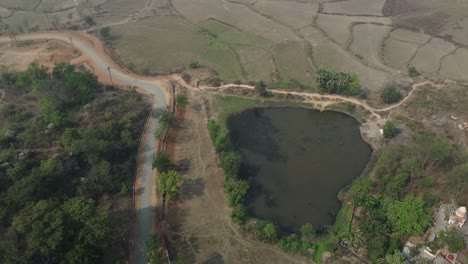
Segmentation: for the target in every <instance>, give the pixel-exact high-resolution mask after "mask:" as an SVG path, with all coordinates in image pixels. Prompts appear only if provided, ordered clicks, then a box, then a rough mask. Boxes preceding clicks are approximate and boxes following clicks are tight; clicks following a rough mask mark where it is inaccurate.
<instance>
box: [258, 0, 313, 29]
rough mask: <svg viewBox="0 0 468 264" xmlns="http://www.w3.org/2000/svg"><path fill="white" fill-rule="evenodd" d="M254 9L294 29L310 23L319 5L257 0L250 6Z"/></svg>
mask: <svg viewBox="0 0 468 264" xmlns="http://www.w3.org/2000/svg"><path fill="white" fill-rule="evenodd" d="M252 7H253V8H254V9H255V10H256V11H258V12H260V13H262V14H264V15H267V16H269V17H272V18H273V19H275V20H277V21H280V22H281V23H284V24H286V25H288V26H290V27H293V28H295V29H297V28H301V27H303V26H307V25H310V24H312V22H313V19H314V16H315V15H316V14H317V12H318V8H319V5H318V4H314V3H310V4H309V3H299V2H287V1H266V0H262V1H258V2H256V3H255V5H253V6H252Z"/></svg>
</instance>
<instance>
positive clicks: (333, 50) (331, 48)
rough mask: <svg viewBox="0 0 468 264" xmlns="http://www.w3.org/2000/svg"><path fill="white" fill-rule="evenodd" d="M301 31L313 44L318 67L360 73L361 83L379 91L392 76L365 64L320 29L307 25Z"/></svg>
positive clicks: (313, 53) (314, 57) (314, 58)
mask: <svg viewBox="0 0 468 264" xmlns="http://www.w3.org/2000/svg"><path fill="white" fill-rule="evenodd" d="M301 32H302V33H303V34H304V37H305V39H306V40H308V41H309V42H310V43H311V44H312V55H313V60H314V62H315V64H316V65H317V66H318V67H326V68H330V69H334V70H341V71H346V72H354V73H356V74H358V75H359V78H360V80H361V83H362V84H363V85H364V86H365V87H367V88H369V89H370V90H371V91H378V90H379V89H380V88H381V87H382V86H383V85H384V83H385V81H386V79H387V78H388V77H390V74H388V73H385V72H382V71H379V70H375V69H372V68H369V67H367V66H365V65H363V64H362V63H361V62H360V61H359V59H358V58H357V57H356V56H355V55H352V54H350V53H348V52H346V51H345V50H343V49H342V48H340V47H339V46H338V45H336V44H334V43H333V42H331V41H329V40H327V39H326V38H325V36H323V34H322V33H321V32H320V31H319V30H317V29H315V28H313V27H306V28H304V29H302V30H301Z"/></svg>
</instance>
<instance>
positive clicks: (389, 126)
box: [383, 120, 400, 138]
mask: <svg viewBox="0 0 468 264" xmlns="http://www.w3.org/2000/svg"><path fill="white" fill-rule="evenodd" d="M398 134H400V129H398V128H397V127H396V125H395V122H394V121H391V120H389V121H387V123H385V125H384V127H383V136H384V137H385V138H394V137H396V136H397V135H398Z"/></svg>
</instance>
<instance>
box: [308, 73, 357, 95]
mask: <svg viewBox="0 0 468 264" xmlns="http://www.w3.org/2000/svg"><path fill="white" fill-rule="evenodd" d="M316 80H317V83H318V85H319V88H320V90H321V91H322V92H324V93H330V94H346V95H357V94H359V91H360V89H361V85H360V82H359V77H358V76H357V75H356V74H354V73H346V72H335V71H332V70H327V69H319V70H318V71H317V78H316Z"/></svg>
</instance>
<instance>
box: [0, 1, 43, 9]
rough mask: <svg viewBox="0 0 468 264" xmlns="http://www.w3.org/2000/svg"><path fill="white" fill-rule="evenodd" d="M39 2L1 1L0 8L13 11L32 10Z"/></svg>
mask: <svg viewBox="0 0 468 264" xmlns="http://www.w3.org/2000/svg"><path fill="white" fill-rule="evenodd" d="M39 3H41V0H2V1H1V2H0V6H2V7H6V8H10V9H13V10H33V9H34V8H35V7H36V6H37V5H38V4H39Z"/></svg>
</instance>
